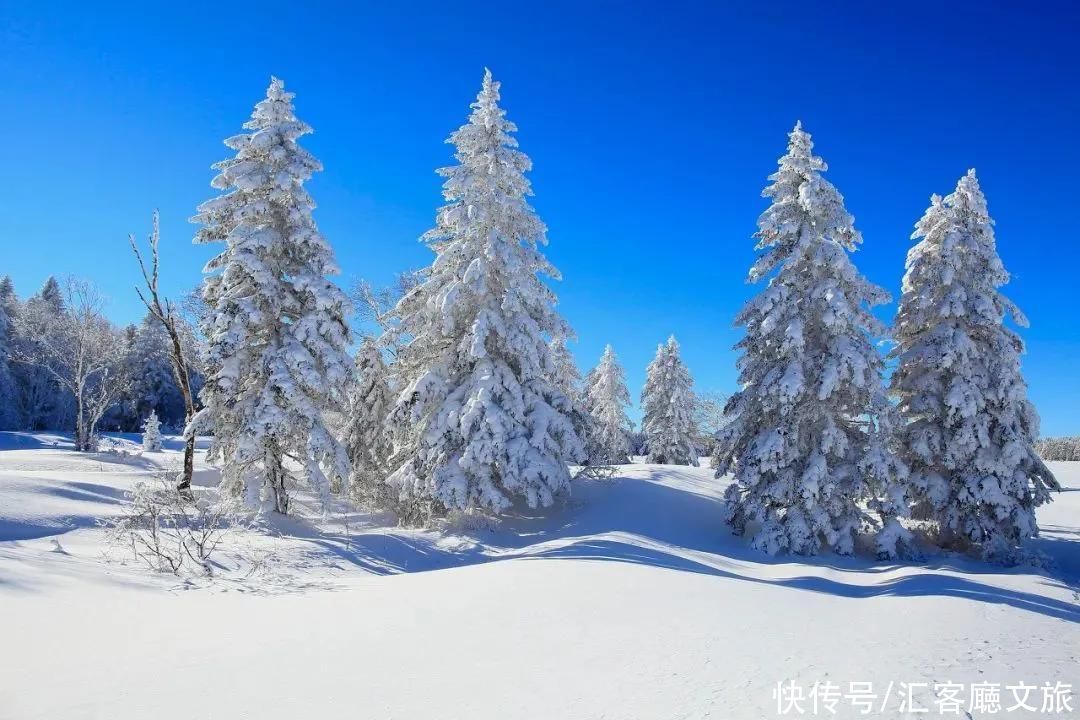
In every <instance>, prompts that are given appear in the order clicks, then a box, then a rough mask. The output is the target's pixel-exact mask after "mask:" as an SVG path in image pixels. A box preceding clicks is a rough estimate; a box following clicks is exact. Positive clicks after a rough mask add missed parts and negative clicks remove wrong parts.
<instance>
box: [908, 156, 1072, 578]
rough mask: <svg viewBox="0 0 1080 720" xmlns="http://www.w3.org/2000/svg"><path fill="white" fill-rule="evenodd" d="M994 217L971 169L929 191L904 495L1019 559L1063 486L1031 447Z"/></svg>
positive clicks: (915, 277) (965, 539) (967, 539)
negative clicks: (944, 187) (942, 189)
mask: <svg viewBox="0 0 1080 720" xmlns="http://www.w3.org/2000/svg"><path fill="white" fill-rule="evenodd" d="M993 224H994V223H993V220H991V219H990V215H989V212H988V210H987V206H986V198H985V197H984V196H983V192H982V189H981V188H980V187H979V181H978V179H977V178H976V176H975V171H974V170H971V171H969V172H968V174H967V175H965V176H964V177H962V178H960V181H959V182H958V183H957V185H956V190H955V191H954V192H953V193H952V194H951V195H949V196H948V197H946V198H941V197H939V196H936V195H935V196H934V197H933V198H931V204H930V207H929V209H928V210H927V211H926V214H925V215H924V216H923V218H922V219H921V220H920V221H919V222H918V224H917V225H916V226H915V233H914V235H913V236H912V237H913V239H916V240H918V242H917V243H916V244H915V246H914V247H912V248H911V250H910V251H909V252H908V257H907V272H906V273H905V275H904V284H903V296H902V298H901V300H900V306H899V310H898V312H897V316H896V341H897V345H896V348H895V350H894V351H893V357H894V358H895V359H896V360H897V361H898V367H897V369H896V372H895V373H894V374H893V376H892V390H893V392H894V393H895V394H896V396H897V397H898V398H899V401H900V402H899V408H900V411H901V413H902V414H903V416H904V420H905V424H904V426H903V429H902V438H903V439H902V443H901V447H902V451H901V452H902V459H903V461H904V462H905V463H906V464H907V465H908V466H909V467H910V469H911V474H910V481H909V483H908V485H907V490H908V494H909V498H908V501H909V502H911V503H913V504H914V506H915V510H916V512H917V513H920V514H922V515H923V516H926V517H930V518H932V519H934V520H936V521H937V522H938V524H939V526H940V531H941V539H942V541H943V542H944V543H945V544H946V545H953V546H965V545H974V546H976V547H977V548H979V549H981V551H982V553H983V554H984V556H986V557H987V558H989V559H994V560H999V561H1003V562H1013V561H1016V560H1018V559H1020V558H1022V557H1023V552H1022V549H1023V544H1024V542H1025V541H1026V540H1028V539H1029V538H1032V537H1035V536H1036V535H1038V532H1039V528H1038V525H1037V523H1036V521H1035V508H1036V507H1038V506H1039V505H1042V504H1043V503H1046V502H1049V501H1050V499H1051V496H1050V492H1051V491H1052V490H1058V489H1060V487H1059V485H1058V482H1057V480H1056V479H1055V478H1054V475H1053V473H1052V472H1051V471H1050V470H1049V468H1047V466H1046V464H1045V463H1044V462H1043V461H1042V459H1040V458H1039V456H1038V454H1037V453H1036V451H1035V439H1036V438H1037V437H1038V432H1039V417H1038V414H1037V413H1036V411H1035V408H1034V406H1032V404H1031V403H1030V402H1029V401H1028V399H1027V385H1026V383H1025V382H1024V377H1023V375H1022V374H1021V372H1020V355H1021V353H1023V351H1024V343H1023V341H1022V340H1021V339H1020V336H1019V335H1018V334H1017V333H1016V332H1015V331H1013V330H1012V329H1011V328H1009V327H1008V326H1007V325H1006V324H1005V318H1006V317H1010V318H1011V319H1012V321H1013V323H1015V324H1016V325H1017V326H1019V327H1027V319H1026V318H1025V317H1024V315H1023V314H1022V313H1021V312H1020V310H1019V309H1018V308H1017V307H1016V306H1015V305H1014V304H1013V303H1012V301H1010V300H1009V299H1008V298H1006V297H1005V295H1004V294H1002V292H1001V290H1000V289H999V288H1001V287H1002V286H1003V285H1005V284H1006V283H1007V282H1008V281H1009V274H1008V272H1007V271H1006V270H1005V267H1004V265H1003V264H1002V262H1001V258H1000V257H998V253H997V248H996V243H995V240H994V230H993Z"/></svg>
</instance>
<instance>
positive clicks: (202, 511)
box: [105, 472, 233, 576]
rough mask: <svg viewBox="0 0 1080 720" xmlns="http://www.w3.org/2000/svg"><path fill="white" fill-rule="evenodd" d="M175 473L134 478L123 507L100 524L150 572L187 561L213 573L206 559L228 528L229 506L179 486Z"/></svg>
mask: <svg viewBox="0 0 1080 720" xmlns="http://www.w3.org/2000/svg"><path fill="white" fill-rule="evenodd" d="M178 475H179V474H178V473H176V472H163V473H160V474H159V475H158V476H157V477H156V478H155V479H154V480H152V481H148V482H139V483H137V484H136V485H135V488H134V489H133V490H132V491H131V493H129V496H130V499H131V504H130V505H129V506H128V507H127V509H126V511H125V512H124V513H123V514H121V515H120V516H119V517H117V518H115V519H112V520H110V521H108V522H107V523H105V527H106V530H107V532H108V540H109V542H110V544H111V545H113V546H115V547H122V548H126V549H128V550H130V552H131V554H132V556H133V557H134V558H135V559H136V560H138V561H140V562H143V563H145V564H146V565H147V567H149V568H150V569H151V570H154V571H155V572H168V573H172V574H173V575H180V574H181V573H182V572H183V571H184V570H185V569H186V568H187V567H188V566H193V567H194V568H197V570H198V572H199V574H201V575H206V576H209V575H213V566H212V564H211V561H210V558H211V556H212V555H213V554H214V551H215V550H217V548H218V546H219V545H220V544H221V542H222V540H224V539H225V536H226V535H227V534H228V533H229V531H230V529H231V528H232V527H233V522H232V518H233V512H232V511H233V508H232V506H231V505H230V504H229V503H227V502H223V501H217V500H214V499H212V498H210V497H208V496H207V495H197V494H194V493H192V492H191V491H189V490H182V489H179V488H178V487H177V479H178Z"/></svg>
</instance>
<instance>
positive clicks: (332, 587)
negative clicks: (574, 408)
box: [0, 433, 1080, 720]
mask: <svg viewBox="0 0 1080 720" xmlns="http://www.w3.org/2000/svg"><path fill="white" fill-rule="evenodd" d="M103 445H104V447H105V448H106V450H105V451H103V452H99V453H95V454H76V453H74V452H72V451H71V450H70V448H71V440H70V437H69V436H63V435H59V434H48V433H0V718H3V719H4V720H9V719H11V720H16V719H17V720H31V719H34V718H48V719H50V720H53V719H56V718H64V719H65V720H76V719H78V718H108V719H109V720H118V719H124V718H140V719H142V718H155V720H157V719H161V720H165V719H171V718H177V719H179V718H184V719H185V720H186V719H189V718H200V719H202V718H229V719H230V720H232V719H234V718H248V717H251V718H260V719H262V718H267V719H270V718H289V719H290V720H295V719H296V718H323V717H326V718H330V717H335V718H336V717H346V718H354V717H355V718H408V719H415V718H440V719H447V718H469V719H470V720H475V719H481V720H482V719H485V718H491V719H492V720H495V719H498V720H506V719H509V718H536V719H537V720H540V719H541V718H542V719H544V720H550V719H559V718H618V719H627V718H642V719H646V718H648V719H650V720H655V719H658V718H708V717H711V718H759V717H778V714H777V707H776V700H775V699H774V697H773V695H772V691H773V689H774V688H775V685H776V683H777V682H779V681H785V682H786V681H789V680H794V681H795V682H796V683H799V684H803V685H806V686H807V687H809V686H810V685H811V684H813V682H815V681H821V682H824V681H826V680H831V681H833V682H837V683H840V684H841V685H842V686H843V687H845V688H846V686H847V683H848V682H850V681H869V682H873V683H874V684H875V687H880V689H881V691H882V692H883V691H884V688H885V686H886V685H887V684H888V683H889V682H890V681H893V682H894V683H896V684H897V685H898V684H899V683H901V682H907V683H916V682H926V683H929V684H930V687H932V686H933V683H935V682H943V681H946V680H948V681H953V682H966V683H970V682H973V681H986V682H1001V683H1017V682H1020V681H1024V682H1027V683H1036V684H1039V685H1041V684H1042V683H1044V682H1047V681H1049V682H1051V683H1053V682H1055V681H1062V682H1066V683H1069V682H1071V683H1073V685H1074V688H1080V672H1078V667H1080V665H1078V662H1077V661H1078V659H1080V624H1078V623H1080V598H1078V597H1077V595H1076V591H1077V588H1078V587H1080V463H1052V464H1051V465H1052V467H1053V469H1054V470H1055V472H1057V473H1058V477H1059V478H1060V479H1061V480H1062V482H1063V485H1064V486H1065V487H1066V490H1065V492H1062V493H1061V494H1060V495H1057V496H1055V501H1054V502H1053V503H1052V504H1051V505H1049V506H1047V507H1045V508H1041V509H1040V510H1039V520H1040V524H1041V525H1042V527H1043V530H1044V536H1043V537H1042V538H1041V539H1040V540H1039V541H1038V542H1037V546H1038V547H1039V549H1041V550H1042V551H1044V552H1045V553H1047V554H1048V555H1049V556H1051V557H1052V558H1053V559H1054V560H1055V566H1054V567H1053V568H1051V569H1049V570H1045V571H1043V570H1036V569H1032V568H1017V569H1009V570H1006V569H1001V568H997V567H994V566H990V565H986V564H983V563H981V562H977V561H972V560H967V559H963V558H956V557H953V556H938V557H933V558H931V559H930V560H929V561H928V562H927V563H926V564H921V565H916V564H884V563H877V562H874V561H872V560H870V559H869V558H868V556H867V555H865V554H862V555H856V556H855V557H853V558H841V557H839V556H835V555H822V556H820V557H816V558H801V559H799V561H795V560H794V559H793V558H791V557H778V558H769V557H767V556H765V555H763V554H760V553H758V552H755V551H752V550H750V549H749V548H748V547H747V541H746V540H745V539H743V538H738V537H733V536H731V535H730V534H729V533H728V531H727V530H726V528H725V526H724V525H723V523H722V521H721V512H720V508H719V506H718V502H719V498H720V496H721V495H722V494H723V490H724V488H725V487H726V485H727V482H726V481H717V480H714V479H713V478H712V477H711V472H712V471H711V470H709V469H708V467H702V468H693V467H675V466H659V465H627V466H623V468H622V470H621V476H620V477H619V478H618V479H616V480H613V481H581V482H577V481H576V483H575V487H574V494H573V498H572V500H571V501H570V502H569V504H568V505H566V506H565V507H561V508H557V509H553V510H551V511H549V514H548V515H547V517H546V519H540V518H539V517H533V518H530V517H520V516H519V517H515V518H512V519H509V520H506V521H504V522H503V523H502V524H501V525H499V526H498V527H477V528H471V529H458V530H447V531H444V532H432V531H416V530H405V529H400V528H395V527H385V526H381V525H379V524H378V523H377V522H376V521H377V518H370V517H367V516H364V515H359V514H351V515H341V514H331V515H329V516H327V517H326V518H324V519H323V518H318V517H317V516H316V515H315V511H314V508H315V507H316V506H317V500H316V499H315V498H314V497H309V498H298V502H301V503H307V504H306V505H304V506H303V507H306V508H308V510H307V512H309V514H310V518H309V519H306V520H289V521H281V522H277V523H275V524H274V526H273V527H272V528H263V529H261V530H245V531H238V532H237V533H235V534H234V535H233V536H231V537H230V538H229V540H228V541H227V543H226V547H225V548H224V550H223V551H222V552H221V553H220V554H219V555H218V556H217V557H218V561H219V563H220V567H219V571H218V576H217V578H216V579H214V580H213V581H201V580H200V581H184V580H180V579H178V578H176V577H173V576H171V575H153V574H150V573H148V572H147V571H145V570H144V569H143V568H141V567H140V566H138V565H135V564H133V563H131V562H127V563H126V564H124V563H123V562H122V561H123V560H124V554H123V552H120V551H117V550H116V549H107V548H106V546H105V545H104V532H103V530H102V529H101V528H99V527H98V526H97V522H98V520H99V519H101V518H105V517H108V516H110V515H113V514H115V513H117V512H119V511H120V510H121V509H122V508H123V506H124V503H125V502H126V499H125V496H124V493H125V491H126V490H127V489H129V488H130V487H131V486H132V485H133V483H134V482H136V481H137V480H140V479H147V478H149V477H150V476H151V475H152V473H153V472H154V471H155V470H156V469H157V468H159V467H165V466H169V465H171V464H179V462H180V457H181V455H180V450H181V446H180V442H179V440H178V439H176V438H166V442H165V448H164V450H163V451H162V452H153V453H143V452H142V450H141V446H140V445H139V436H138V435H124V436H116V437H111V438H108V439H107V442H106V443H104V444H103ZM703 464H706V463H703ZM196 470H197V472H196V478H195V482H196V485H198V486H204V487H206V486H213V485H214V484H215V483H216V482H217V480H218V476H217V473H216V471H214V470H213V469H211V468H208V467H207V466H206V465H205V463H204V462H203V451H200V453H199V456H198V463H197V466H196ZM105 556H108V557H109V558H111V559H107V557H105ZM893 692H894V698H895V692H896V691H895V690H894V691H893ZM920 697H921V701H922V704H924V705H929V706H931V707H933V705H932V701H933V696H932V691H930V690H924V691H922V695H921V696H920ZM1004 700H1011V698H1008V697H1003V701H1004ZM1073 706H1074V708H1078V709H1080V707H1078V706H1080V702H1078V701H1077V698H1074V700H1073ZM898 707H899V704H898V701H896V700H894V701H893V702H891V703H889V704H888V706H887V707H886V710H885V711H884V712H875V713H874V716H875V717H900V716H901V715H900V713H899V712H898ZM845 713H847V714H846V715H845ZM823 716H827V715H824V713H823ZM852 716H855V711H854V710H852V709H851V708H850V707H848V708H845V707H844V706H843V705H841V707H840V708H838V714H837V715H836V717H852ZM1003 716H1005V717H1020V716H1021V714H1020V713H1019V712H1013V713H1003ZM1069 716H1070V715H1069V714H1068V713H1064V714H1059V715H1056V716H1048V715H1041V717H1069ZM1073 716H1074V717H1075V716H1076V715H1075V714H1074V715H1073ZM930 717H935V715H933V714H931V715H930ZM976 717H979V715H976Z"/></svg>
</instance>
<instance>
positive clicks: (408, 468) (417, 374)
mask: <svg viewBox="0 0 1080 720" xmlns="http://www.w3.org/2000/svg"><path fill="white" fill-rule="evenodd" d="M498 101H499V83H497V82H495V81H494V80H493V79H492V77H491V73H490V72H485V75H484V82H483V87H482V88H481V90H480V93H479V95H478V96H477V99H476V102H474V103H473V104H472V114H471V115H470V117H469V121H468V123H467V124H465V125H464V126H462V127H461V128H460V129H458V130H457V131H455V132H454V133H453V134H452V135H451V136H450V140H449V142H451V143H453V145H454V146H455V147H456V150H457V152H456V153H455V158H456V159H457V161H458V164H457V165H455V166H453V167H448V168H444V169H442V170H440V174H441V175H443V176H444V177H445V178H446V182H445V184H444V186H443V188H444V189H443V195H444V197H445V198H446V200H447V204H446V205H444V206H443V207H442V208H441V209H440V210H439V212H438V215H437V220H436V226H435V228H434V229H432V230H430V231H429V232H428V233H427V234H426V235H425V236H424V240H425V241H426V242H427V244H428V246H429V247H430V248H431V249H432V250H433V251H434V252H435V253H436V258H435V261H434V263H433V264H432V266H431V267H430V269H429V270H428V271H427V272H425V273H424V274H423V282H422V283H421V284H419V285H418V286H416V287H415V288H413V289H412V290H411V291H410V292H408V293H407V294H406V295H405V296H404V297H403V298H402V299H401V301H400V302H399V303H398V305H397V307H396V308H395V310H394V317H395V318H396V321H397V325H396V329H395V334H397V335H399V336H401V337H405V338H408V341H407V344H405V345H404V346H403V347H402V348H401V351H400V353H399V356H398V358H397V361H396V362H395V378H397V381H398V383H399V384H398V388H399V389H400V392H399V395H398V397H397V400H396V404H395V407H394V409H393V410H392V412H391V417H390V422H391V424H392V426H393V428H394V435H395V439H396V446H397V450H398V452H397V453H396V460H395V466H394V470H393V473H392V474H391V475H390V477H389V480H388V482H390V483H391V484H392V485H393V486H394V487H395V488H396V489H397V491H398V493H399V496H400V499H401V501H402V504H403V506H406V507H408V508H409V509H408V510H407V511H406V513H405V516H404V517H403V519H404V520H406V521H409V522H424V521H427V520H428V519H430V518H431V517H432V515H438V514H441V513H444V512H446V511H449V510H467V509H473V508H477V509H483V510H487V511H490V512H495V513H498V512H501V511H504V510H506V509H507V508H508V507H510V505H511V504H512V503H513V501H514V500H515V499H520V500H523V501H524V502H525V503H527V504H528V505H529V506H530V507H534V508H535V507H544V506H548V505H551V504H552V502H553V501H554V499H555V497H556V496H557V495H558V494H559V493H561V492H563V491H565V490H566V489H567V488H568V487H569V483H570V472H569V469H568V467H567V466H568V463H571V462H575V461H577V460H578V459H579V458H580V456H581V454H582V448H581V442H580V440H579V438H578V437H577V435H576V433H575V432H574V428H573V421H572V419H571V417H570V413H571V412H572V407H571V403H570V401H569V400H568V399H567V397H566V396H565V395H564V393H563V392H562V391H561V390H560V389H559V388H557V387H555V386H554V384H553V383H552V381H551V377H552V373H553V366H552V357H551V348H550V347H549V346H548V338H552V337H566V336H567V335H568V334H569V329H568V328H567V327H566V324H565V322H564V321H563V319H562V318H561V317H560V316H559V314H558V313H557V312H556V310H555V294H554V293H553V292H552V291H551V289H550V288H548V287H547V286H546V285H545V284H544V282H543V281H542V280H541V277H540V276H541V275H545V276H547V277H551V278H556V279H557V278H558V277H559V275H558V271H557V270H556V269H555V268H554V267H553V266H552V265H551V264H550V263H549V262H548V260H547V259H546V258H545V257H544V255H543V254H542V252H541V251H540V246H541V245H543V244H546V242H547V240H546V228H545V227H544V224H543V223H542V222H541V221H540V218H539V217H537V215H536V212H535V211H534V210H533V208H532V207H531V206H530V205H529V203H528V201H527V198H528V196H529V195H531V194H532V191H531V189H530V184H529V181H528V180H527V179H526V177H525V173H526V172H527V171H528V170H529V169H530V168H531V161H530V160H529V158H528V157H527V156H526V155H525V154H524V153H522V152H520V151H518V150H517V149H516V148H517V141H516V140H515V139H514V137H513V135H512V133H513V132H514V131H515V130H516V127H515V126H514V124H513V123H511V122H510V121H509V120H507V119H506V117H505V112H504V111H503V110H502V109H501V108H500V107H499V104H498Z"/></svg>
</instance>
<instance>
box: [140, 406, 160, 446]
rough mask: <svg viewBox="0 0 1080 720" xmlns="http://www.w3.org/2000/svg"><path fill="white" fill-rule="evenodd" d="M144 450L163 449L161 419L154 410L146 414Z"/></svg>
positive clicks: (143, 432)
mask: <svg viewBox="0 0 1080 720" xmlns="http://www.w3.org/2000/svg"><path fill="white" fill-rule="evenodd" d="M142 446H143V450H148V451H150V452H157V451H158V450H160V449H161V421H160V420H158V416H157V413H156V412H154V411H153V410H151V411H150V414H149V415H147V416H146V420H145V421H144V422H143V426H142Z"/></svg>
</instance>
